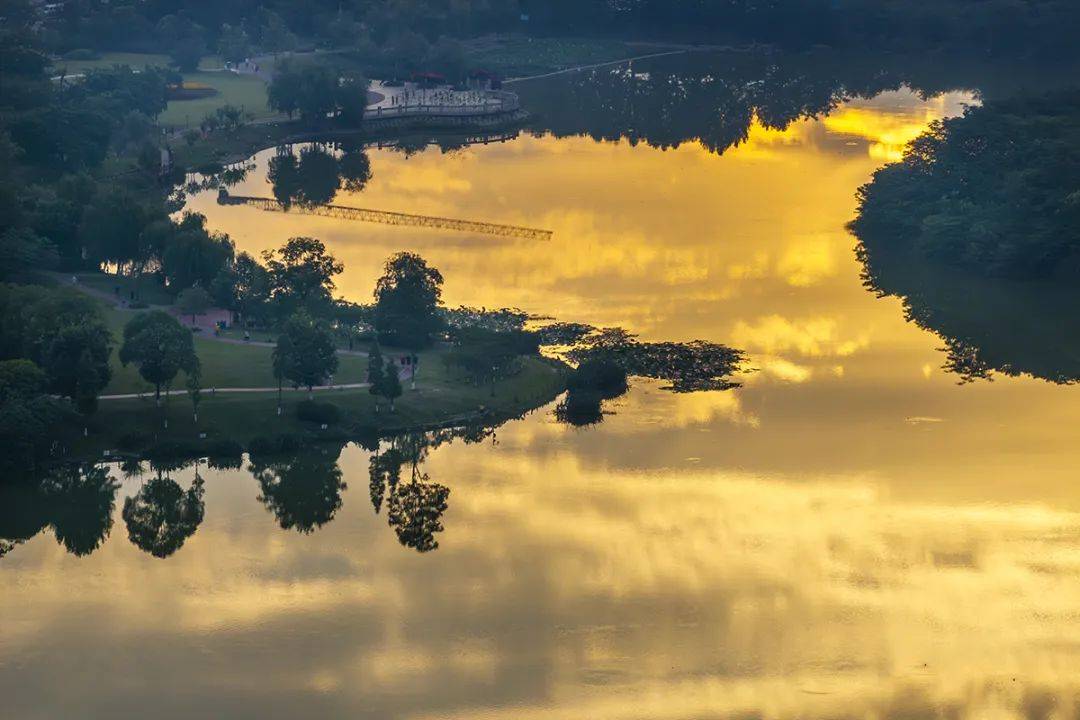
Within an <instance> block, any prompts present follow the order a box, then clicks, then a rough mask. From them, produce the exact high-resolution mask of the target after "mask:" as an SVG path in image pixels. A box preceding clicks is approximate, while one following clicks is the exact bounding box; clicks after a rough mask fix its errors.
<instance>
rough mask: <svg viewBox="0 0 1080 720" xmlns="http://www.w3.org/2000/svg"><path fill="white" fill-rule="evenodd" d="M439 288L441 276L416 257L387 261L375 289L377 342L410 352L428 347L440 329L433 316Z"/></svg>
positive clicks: (399, 256)
mask: <svg viewBox="0 0 1080 720" xmlns="http://www.w3.org/2000/svg"><path fill="white" fill-rule="evenodd" d="M442 284H443V277H442V274H441V273H439V271H438V270H436V269H435V268H433V267H431V266H429V265H428V264H427V261H426V260H424V258H422V257H420V256H419V255H417V254H416V253H410V252H400V253H397V254H396V255H394V256H393V257H391V258H390V259H389V260H387V261H386V266H385V268H384V271H383V275H382V277H380V278H379V280H378V283H377V284H376V285H375V303H376V304H375V329H376V330H377V331H378V333H379V339H380V341H382V342H384V343H386V344H387V345H396V346H398V347H406V348H410V349H413V350H419V349H421V348H425V347H427V346H428V345H430V344H431V342H432V340H433V339H434V335H435V333H436V332H438V331H439V329H440V328H441V326H442V321H441V319H440V318H439V315H438V313H437V310H438V308H439V305H440V303H441V302H442Z"/></svg>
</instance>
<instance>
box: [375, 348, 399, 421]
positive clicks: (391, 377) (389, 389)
mask: <svg viewBox="0 0 1080 720" xmlns="http://www.w3.org/2000/svg"><path fill="white" fill-rule="evenodd" d="M379 390H380V393H379V394H380V395H382V396H383V397H384V398H386V399H387V400H389V401H390V412H394V401H395V400H397V399H398V398H399V397H401V393H402V392H403V390H402V388H401V377H400V376H399V375H398V366H397V363H395V362H394V360H393V359H392V358H387V359H386V366H385V367H384V368H383V379H382V384H381V386H380V388H379Z"/></svg>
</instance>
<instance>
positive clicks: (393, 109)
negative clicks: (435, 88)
mask: <svg viewBox="0 0 1080 720" xmlns="http://www.w3.org/2000/svg"><path fill="white" fill-rule="evenodd" d="M484 96H485V98H487V102H484V103H483V104H476V105H455V104H443V103H434V104H430V105H429V104H423V103H421V104H417V105H387V106H381V105H380V106H379V107H376V108H368V110H367V113H366V115H367V117H369V118H407V117H483V116H486V115H502V114H503V113H512V112H517V111H518V110H520V109H521V101H520V100H519V99H518V96H517V94H516V93H512V92H507V91H505V90H488V91H486V92H485V93H484Z"/></svg>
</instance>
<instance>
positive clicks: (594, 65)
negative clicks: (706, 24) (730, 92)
mask: <svg viewBox="0 0 1080 720" xmlns="http://www.w3.org/2000/svg"><path fill="white" fill-rule="evenodd" d="M688 52H693V51H692V50H690V49H688V48H684V49H681V50H668V51H666V52H657V53H649V54H648V55H635V56H634V57H628V58H622V59H621V60H608V61H607V62H600V63H592V64H589V65H575V66H574V67H568V68H563V69H562V70H555V71H553V72H547V73H541V74H540V75H528V76H526V77H517V78H510V79H508V80H503V85H511V84H513V83H519V82H525V81H526V80H540V79H541V78H549V77H555V76H556V75H566V74H568V73H573V72H579V71H581V70H593V69H595V68H602V67H610V66H612V65H622V64H623V63H628V62H634V61H635V60H648V59H649V58H658V57H665V56H667V55H683V54H685V53H688Z"/></svg>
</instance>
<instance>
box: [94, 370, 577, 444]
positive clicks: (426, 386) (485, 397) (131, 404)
mask: <svg viewBox="0 0 1080 720" xmlns="http://www.w3.org/2000/svg"><path fill="white" fill-rule="evenodd" d="M428 369H429V370H430V369H432V368H430V367H429V368H428ZM421 372H422V375H421V377H422V378H424V377H425V375H424V374H423V373H424V370H423V369H422V371H421ZM562 389H563V379H562V374H561V372H560V370H559V369H558V368H557V367H556V366H554V365H553V364H551V363H550V362H548V361H545V360H542V359H540V358H526V359H525V360H524V366H523V369H522V371H521V372H520V373H519V374H518V375H517V376H515V377H512V378H508V379H506V380H502V381H500V382H499V383H497V384H496V387H495V394H494V396H492V394H491V389H490V387H489V386H485V387H475V386H472V385H468V384H464V383H461V382H460V381H456V380H454V379H452V378H449V377H446V376H445V374H440V373H437V372H436V373H434V376H433V377H427V379H422V380H421V382H420V384H419V386H418V388H417V389H416V390H409V389H408V387H406V388H405V394H404V395H403V396H402V397H401V398H399V399H398V401H397V403H396V409H395V411H394V412H390V411H389V409H388V408H387V407H386V406H385V405H384V406H383V407H382V409H381V410H380V411H379V412H376V409H375V398H374V397H373V396H372V395H371V394H370V393H369V392H368V391H367V390H366V389H354V390H332V391H324V392H320V393H318V394H316V399H318V400H319V401H320V402H329V403H333V404H334V405H336V406H338V407H339V408H340V409H341V411H342V418H343V419H342V422H341V423H340V424H339V425H336V426H333V427H330V428H328V429H327V430H326V431H323V430H321V428H319V426H317V425H314V424H311V423H305V422H302V421H300V420H298V419H297V417H296V413H295V409H294V408H295V406H296V404H297V403H298V402H300V401H302V400H303V399H305V398H306V397H307V394H306V393H305V392H303V391H299V392H297V391H290V392H288V393H287V394H286V396H285V406H286V410H285V413H284V414H282V415H280V416H279V415H278V414H277V394H276V393H274V392H269V393H252V394H233V395H229V394H220V395H216V396H211V395H209V394H204V398H203V401H202V403H201V405H200V407H199V423H198V424H197V425H196V424H195V422H194V418H193V415H192V407H191V403H190V401H189V400H188V399H187V398H186V397H171V398H168V399H167V400H166V402H165V403H164V407H163V408H161V409H159V408H157V407H156V406H155V404H154V401H153V399H152V398H146V399H129V400H103V401H102V402H101V403H100V406H99V409H98V412H97V413H96V414H95V415H94V416H92V417H91V419H90V423H89V427H90V435H89V437H88V438H86V439H85V440H82V439H80V440H79V441H78V443H77V445H76V448H75V449H76V452H77V453H78V454H80V455H83V456H100V454H101V452H102V451H103V450H106V449H116V444H117V439H118V438H121V437H123V436H125V435H128V434H132V433H142V434H146V435H149V436H156V437H157V438H158V439H161V440H164V439H167V440H171V441H195V440H197V439H198V436H199V434H200V433H206V435H207V440H208V441H212V440H215V439H228V440H234V441H236V442H239V443H241V444H242V445H245V446H246V445H247V443H248V442H249V441H250V440H251V439H252V438H253V437H256V436H260V435H276V434H282V433H285V434H296V435H305V436H307V437H309V438H311V439H312V440H318V439H320V438H322V439H327V440H330V439H340V438H343V437H346V436H348V435H349V434H350V432H355V431H357V430H358V429H359V428H368V429H378V430H380V431H383V432H387V431H393V430H400V429H406V428H415V427H422V426H425V425H435V424H445V423H454V422H465V421H467V420H469V419H471V418H474V417H476V416H477V414H478V413H479V412H481V411H483V412H486V413H488V415H487V417H488V418H491V419H495V418H508V417H513V416H516V415H518V414H520V413H522V412H524V411H526V410H529V409H531V408H535V407H539V406H540V405H543V404H545V403H547V402H549V401H550V400H552V399H553V398H554V397H555V396H556V395H557V394H558V393H559V392H561V391H562ZM163 417H164V418H167V419H168V430H167V431H162V432H160V433H158V429H159V428H163V423H162V418H163Z"/></svg>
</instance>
